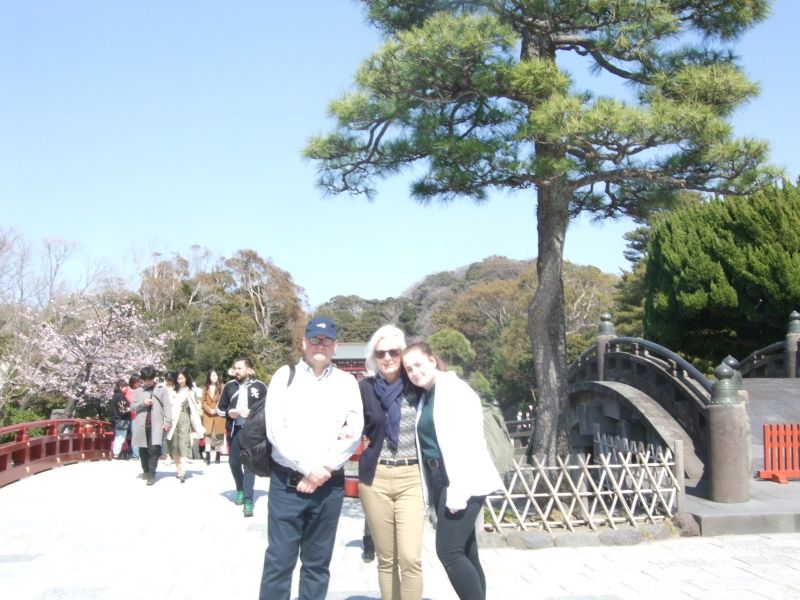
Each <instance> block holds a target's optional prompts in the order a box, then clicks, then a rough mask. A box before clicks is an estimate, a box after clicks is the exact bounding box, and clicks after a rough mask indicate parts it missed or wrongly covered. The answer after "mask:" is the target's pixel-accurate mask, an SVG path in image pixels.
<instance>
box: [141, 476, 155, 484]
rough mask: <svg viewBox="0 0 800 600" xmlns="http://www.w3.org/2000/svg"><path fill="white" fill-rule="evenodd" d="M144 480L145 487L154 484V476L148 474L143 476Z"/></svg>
mask: <svg viewBox="0 0 800 600" xmlns="http://www.w3.org/2000/svg"><path fill="white" fill-rule="evenodd" d="M144 478H145V480H146V481H147V485H153V484H154V483H155V482H156V476H155V475H152V474H150V473H148V474H147V475H145V477H144Z"/></svg>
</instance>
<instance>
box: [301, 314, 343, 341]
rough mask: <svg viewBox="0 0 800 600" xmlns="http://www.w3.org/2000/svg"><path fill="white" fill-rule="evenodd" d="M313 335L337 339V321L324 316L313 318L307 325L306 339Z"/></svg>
mask: <svg viewBox="0 0 800 600" xmlns="http://www.w3.org/2000/svg"><path fill="white" fill-rule="evenodd" d="M312 337H327V338H331V339H332V340H335V339H336V323H334V322H333V321H331V320H330V319H326V318H324V317H320V318H318V319H311V320H310V321H309V322H308V325H306V339H308V338H312Z"/></svg>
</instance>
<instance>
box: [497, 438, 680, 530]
mask: <svg viewBox="0 0 800 600" xmlns="http://www.w3.org/2000/svg"><path fill="white" fill-rule="evenodd" d="M596 441H597V440H596ZM618 443H619V442H618V440H608V439H606V440H604V441H603V444H602V446H604V447H606V446H609V445H613V446H615V449H614V450H613V451H611V450H608V451H604V452H601V453H599V454H596V455H595V459H594V461H592V459H591V457H590V456H589V455H576V456H570V457H567V458H566V459H563V458H561V457H558V459H557V464H556V465H552V466H550V465H544V464H542V463H541V461H540V460H539V459H537V458H536V457H533V464H532V465H527V464H526V465H522V464H520V463H521V462H522V461H523V460H524V458H520V459H518V461H517V464H516V465H515V467H514V471H512V472H511V473H510V474H509V475H508V476H507V481H508V483H507V485H506V487H505V488H504V489H503V490H502V491H500V492H498V493H496V494H492V495H490V496H487V498H486V511H485V514H486V513H488V514H486V516H487V517H488V518H487V519H485V521H486V526H487V527H489V528H491V529H494V530H495V531H502V530H509V529H516V530H523V531H542V530H544V531H547V532H549V533H553V532H554V530H568V531H574V530H575V528H577V527H589V528H590V529H591V530H592V531H597V530H598V528H600V527H610V528H612V529H616V528H617V526H618V525H621V524H628V525H632V526H634V527H636V526H638V525H641V524H644V523H656V522H659V521H663V520H664V519H666V518H668V517H671V516H672V515H673V514H674V513H675V512H676V507H677V505H678V495H679V493H680V491H681V488H682V487H683V476H682V473H680V474H679V475H676V473H678V470H676V468H675V466H676V463H675V459H674V453H673V450H671V449H662V448H652V447H650V448H644V447H638V448H631V449H629V450H626V451H620V450H618V449H616V446H617V444H618ZM596 447H597V446H596Z"/></svg>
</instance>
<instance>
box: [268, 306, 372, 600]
mask: <svg viewBox="0 0 800 600" xmlns="http://www.w3.org/2000/svg"><path fill="white" fill-rule="evenodd" d="M302 346H303V358H302V359H301V360H300V361H299V362H298V363H297V365H296V366H295V369H294V377H292V379H291V383H290V381H289V379H290V377H291V375H292V371H291V369H290V368H289V367H288V366H286V367H281V368H280V369H278V371H277V372H276V373H275V375H273V376H272V380H271V381H270V385H269V398H268V399H267V403H266V408H265V411H264V413H265V419H266V429H267V437H268V438H269V441H270V442H271V443H272V459H273V463H272V468H271V475H270V483H269V497H268V503H269V508H268V510H267V513H268V516H267V540H268V541H267V550H266V552H265V555H264V570H263V572H262V575H261V592H260V596H259V598H260V599H261V600H289V598H290V592H291V587H292V572H293V571H294V567H295V564H296V563H297V559H298V557H300V559H301V561H302V566H301V568H300V590H299V597H300V598H314V599H317V598H318V599H320V600H321V599H323V598H325V596H326V594H327V590H328V582H329V579H330V571H329V566H330V562H331V557H332V556H333V546H334V542H335V541H336V529H337V527H338V524H339V515H340V513H341V510H342V503H343V500H344V471H343V469H342V467H343V465H344V463H345V462H346V461H347V459H348V458H350V456H351V455H352V454H353V452H355V450H356V448H357V447H358V444H359V442H360V441H361V431H362V430H363V428H364V416H363V408H362V403H361V393H360V392H359V390H358V383H357V382H356V379H355V377H353V376H352V375H350V374H349V373H346V372H344V371H340V370H339V369H337V368H336V367H335V366H334V365H333V363H332V362H331V358H332V357H333V354H334V352H336V325H335V324H334V323H333V321H331V320H329V319H325V318H316V319H312V320H311V321H310V322H309V323H308V325H307V327H306V333H305V337H304V338H303V342H302ZM344 425H346V426H347V427H348V428H349V430H350V431H352V432H354V435H353V436H352V437H348V438H344V437H341V436H340V434H341V431H342V428H343V426H344Z"/></svg>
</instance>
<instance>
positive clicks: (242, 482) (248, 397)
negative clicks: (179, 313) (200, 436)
mask: <svg viewBox="0 0 800 600" xmlns="http://www.w3.org/2000/svg"><path fill="white" fill-rule="evenodd" d="M233 376H234V379H233V380H232V381H229V382H228V383H226V384H225V387H224V388H222V394H220V397H219V402H218V403H217V415H219V416H225V417H226V422H225V428H226V430H227V432H228V447H229V448H230V454H229V456H228V466H229V467H230V469H231V474H232V475H233V482H234V484H236V499H235V500H234V504H236V505H237V506H242V514H244V516H245V517H252V516H253V489H254V487H255V483H256V476H255V474H253V473H252V472H251V471H250V470H248V469H245V468H244V465H242V461H241V460H240V459H239V432H241V430H242V427H244V422H245V420H246V419H247V415H249V414H250V406H251V405H252V404H253V403H255V401H256V400H258V399H259V398H264V397H265V396H266V394H267V386H266V385H265V384H264V382H263V381H259V380H258V379H255V378H254V377H253V363H252V362H251V361H250V359H249V358H248V357H246V356H242V357H240V358H237V359H236V361H235V362H234V363H233Z"/></svg>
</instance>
